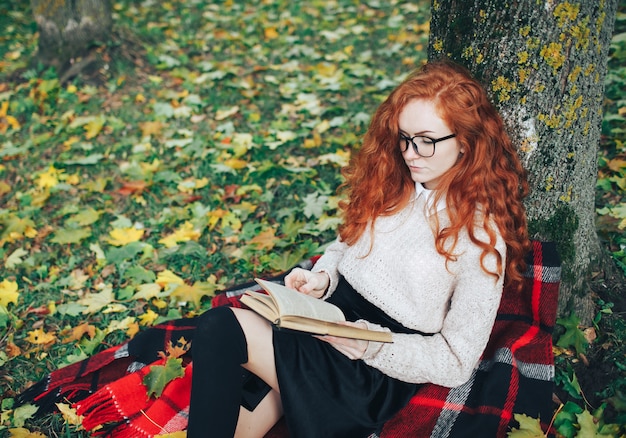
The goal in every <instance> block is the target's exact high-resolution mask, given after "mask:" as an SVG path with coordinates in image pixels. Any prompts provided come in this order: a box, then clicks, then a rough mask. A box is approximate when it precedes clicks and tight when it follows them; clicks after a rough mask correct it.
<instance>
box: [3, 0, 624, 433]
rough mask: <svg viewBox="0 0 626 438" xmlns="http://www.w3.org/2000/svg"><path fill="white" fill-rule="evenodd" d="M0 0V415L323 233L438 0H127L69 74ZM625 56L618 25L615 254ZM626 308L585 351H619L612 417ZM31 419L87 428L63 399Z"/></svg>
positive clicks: (605, 196)
mask: <svg viewBox="0 0 626 438" xmlns="http://www.w3.org/2000/svg"><path fill="white" fill-rule="evenodd" d="M0 12H2V13H0V29H2V30H0V104H3V103H5V102H6V104H5V106H0V114H2V117H0V135H1V137H0V138H1V140H0V159H1V161H0V202H1V204H0V258H2V260H3V261H4V266H3V268H1V269H0V304H2V306H0V346H1V347H2V351H0V364H1V366H2V367H1V369H0V398H1V399H2V400H1V401H0V404H1V408H2V410H3V416H2V420H1V423H0V435H1V434H2V433H7V428H9V427H18V426H21V425H23V424H24V421H23V419H22V418H20V417H19V416H17V415H15V413H14V412H12V411H11V407H12V403H13V397H14V396H15V394H16V392H18V391H20V390H21V389H23V388H24V387H26V386H27V385H28V384H29V383H31V382H33V381H36V380H38V379H39V378H40V377H41V376H42V375H43V374H44V373H46V372H47V371H50V370H52V369H56V368H58V367H59V366H62V365H63V364H66V363H69V362H71V361H74V360H78V359H80V358H82V357H85V356H86V355H88V354H91V353H93V352H96V351H99V350H100V349H103V348H105V347H107V346H109V345H115V344H118V343H119V342H121V341H123V340H125V339H128V337H130V336H132V334H133V333H134V332H136V330H138V329H140V328H141V327H142V326H149V325H152V324H154V323H157V322H160V321H163V320H166V319H171V318H177V317H181V316H189V315H193V314H196V313H198V312H201V311H202V310H204V309H206V308H207V307H208V305H209V300H210V297H211V296H212V295H213V294H214V293H217V292H218V291H219V290H220V289H223V288H224V287H227V286H229V285H232V284H234V283H237V282H240V281H243V280H247V279H249V278H250V277H252V276H253V275H263V274H267V273H273V272H278V271H282V270H284V269H286V268H288V267H290V266H291V265H293V264H294V263H295V262H297V261H299V260H300V259H302V258H304V257H307V256H310V255H312V254H315V253H317V252H319V251H321V248H322V246H323V245H324V244H325V243H326V242H328V241H329V240H330V239H332V238H333V237H334V229H335V226H336V225H337V221H336V218H335V216H336V212H337V211H336V203H337V198H336V197H335V189H336V187H337V186H338V184H339V183H340V182H341V177H340V173H339V169H340V167H341V166H342V165H344V164H345V163H346V162H347V160H348V158H349V155H350V150H351V147H352V146H354V145H356V144H357V143H358V141H359V138H360V136H361V135H362V134H363V133H364V131H365V129H366V126H367V123H368V118H369V115H371V114H372V112H373V111H374V109H375V108H376V106H377V105H378V104H379V103H380V102H381V100H382V99H383V98H384V97H385V96H386V95H387V94H388V92H389V91H390V89H391V88H393V86H394V85H395V84H397V83H398V81H399V80H400V79H401V78H402V77H403V76H404V75H405V74H406V72H407V71H410V70H411V69H413V68H415V67H416V66H418V65H419V64H420V63H421V62H422V61H424V60H425V58H426V52H425V49H426V45H427V41H428V18H429V17H428V13H429V12H428V6H427V2H425V1H420V2H417V3H416V2H398V1H392V2H378V1H370V2H368V3H367V4H359V3H357V2H350V1H337V2H307V3H306V5H305V4H302V3H300V2H289V1H286V0H282V1H278V2H261V3H258V4H254V5H252V4H245V5H241V4H236V3H235V2H232V1H226V2H224V3H223V4H220V5H219V6H218V5H211V4H208V3H206V2H203V1H200V0H198V1H194V2H189V1H182V0H172V1H168V2H144V3H140V2H132V1H129V0H123V1H118V2H116V3H115V17H114V21H115V29H114V39H113V42H112V43H111V44H110V45H109V47H108V49H109V50H108V51H106V52H105V51H102V52H100V53H99V56H100V60H101V64H99V65H98V67H99V68H96V69H93V70H88V71H85V72H84V74H83V75H82V76H81V77H77V78H74V79H72V80H70V81H69V82H67V83H61V82H60V81H59V76H58V75H57V74H56V73H55V72H54V71H48V70H45V69H43V68H42V67H41V66H36V65H35V66H33V65H29V64H28V60H29V59H30V58H31V55H32V54H33V53H34V51H35V50H36V43H37V38H36V33H35V32H36V26H35V24H34V23H33V20H32V17H31V14H30V11H29V2H26V1H22V2H0ZM620 17H621V18H620V19H619V20H618V28H617V29H618V31H619V33H623V32H624V23H625V22H624V17H623V15H622V16H620ZM616 33H618V32H616ZM625 56H626V48H625V46H624V42H623V41H621V40H620V39H619V38H618V39H617V41H616V42H615V43H614V47H613V49H612V52H611V71H610V75H609V77H608V78H607V99H606V115H605V122H604V125H603V134H604V137H603V142H602V145H601V153H600V156H599V165H600V172H599V180H598V181H599V182H598V198H597V199H598V201H597V208H598V230H599V232H600V234H601V236H602V237H603V239H604V241H605V243H606V247H607V248H608V250H609V251H610V252H611V253H612V255H613V258H614V260H615V261H616V262H617V263H618V264H620V263H622V264H623V263H624V253H623V251H624V244H625V242H624V241H623V234H622V232H621V231H622V230H621V229H620V228H619V226H620V224H621V222H620V221H621V220H622V219H623V218H620V217H619V214H616V213H615V212H620V211H621V210H620V205H623V202H624V199H623V186H622V184H623V178H624V176H625V175H624V172H625V170H624V165H623V163H622V164H620V163H621V161H620V160H623V159H624V153H625V151H624V145H623V143H622V141H621V140H620V139H621V138H623V129H624V117H623V114H624V113H623V107H624V103H623V97H622V96H621V93H622V92H621V90H623V85H624V81H626V74H625V70H624V67H622V65H623V59H624V57H625ZM620 189H621V190H622V191H621V192H620ZM616 216H617V217H616ZM620 266H622V269H623V266H624V265H620ZM181 282H182V283H184V284H185V285H186V286H187V287H185V288H178V287H177V285H178V284H179V283H181ZM597 284H598V290H599V291H600V292H602V290H603V289H602V286H601V285H606V284H607V283H606V281H604V279H602V281H600V279H598V281H597ZM181 291H182V292H181ZM600 300H602V301H600ZM624 311H626V310H620V302H619V294H617V293H610V294H609V293H599V294H598V315H599V318H598V320H597V326H596V327H595V329H596V331H597V334H598V341H596V342H595V343H594V344H592V345H591V346H590V347H589V350H587V351H586V352H585V353H586V354H587V355H588V356H589V357H590V358H591V359H592V360H598V361H600V362H599V363H598V364H597V368H595V369H597V370H604V369H605V368H601V364H604V365H606V364H609V363H610V361H613V362H617V363H620V364H621V365H620V367H616V368H611V372H612V373H613V375H612V381H610V382H607V379H604V380H602V382H603V383H604V382H606V385H604V386H601V387H598V388H597V389H594V390H593V394H585V396H586V398H587V399H592V401H593V402H594V404H595V406H594V408H596V407H598V406H599V405H600V404H601V403H603V402H606V403H607V406H608V412H607V413H606V414H603V418H604V417H607V416H608V417H607V418H608V419H607V422H613V421H622V420H623V412H624V411H623V410H620V408H619V406H620V405H619V403H618V402H619V401H620V400H621V399H620V395H619V394H620V392H621V391H624V384H625V382H626V374H625V372H624V368H623V366H624V363H623V358H624V351H626V350H625V349H624V345H623V341H622V339H626V327H625V326H624V322H623V321H624V319H623V313H621V312H624ZM600 352H604V353H606V354H600ZM608 352H610V354H609V353H608ZM557 362H558V365H559V373H560V374H559V376H560V378H561V382H562V383H561V384H560V388H563V391H562V397H563V399H564V400H566V397H567V398H568V399H569V398H571V400H573V401H574V402H575V404H576V405H577V406H579V407H581V408H588V409H591V408H589V406H587V405H586V404H585V402H584V399H582V398H581V396H580V394H581V393H584V391H587V389H586V387H585V388H583V389H582V390H581V391H577V389H576V385H574V384H571V383H572V382H573V381H574V380H577V379H574V376H577V377H580V380H581V381H582V380H584V377H583V376H587V375H591V373H590V371H589V367H586V368H585V366H584V361H581V360H580V356H575V355H572V354H571V351H569V350H565V351H563V354H561V355H559V356H557ZM594 363H595V362H594ZM581 364H582V365H581ZM595 380H596V383H597V382H598V381H599V380H598V379H595ZM570 384H571V385H570ZM576 397H578V398H576ZM596 400H597V403H595V402H596ZM607 400H613V401H614V402H615V403H613V404H611V403H612V402H609V401H607ZM26 425H27V426H28V427H29V428H30V429H31V430H42V431H45V432H47V433H51V434H53V436H70V435H71V436H79V435H80V433H79V432H77V431H76V430H75V426H71V425H68V424H67V423H66V422H65V421H64V420H63V419H62V418H61V417H60V416H59V415H55V416H52V417H48V418H46V419H44V420H41V421H38V422H34V423H32V422H27V423H26ZM622 431H623V429H622Z"/></svg>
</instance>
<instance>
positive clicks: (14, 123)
mask: <svg viewBox="0 0 626 438" xmlns="http://www.w3.org/2000/svg"><path fill="white" fill-rule="evenodd" d="M6 120H7V123H8V124H9V125H11V128H13V129H16V130H17V129H20V128H21V127H22V126H21V125H20V122H18V121H17V119H16V118H15V117H13V116H6Z"/></svg>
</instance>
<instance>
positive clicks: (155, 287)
mask: <svg viewBox="0 0 626 438" xmlns="http://www.w3.org/2000/svg"><path fill="white" fill-rule="evenodd" d="M161 290H162V287H161V285H159V284H158V283H146V284H140V285H139V286H137V293H135V294H134V295H133V297H132V299H133V300H146V301H148V300H149V299H151V298H157V297H158V296H159V295H160V294H161Z"/></svg>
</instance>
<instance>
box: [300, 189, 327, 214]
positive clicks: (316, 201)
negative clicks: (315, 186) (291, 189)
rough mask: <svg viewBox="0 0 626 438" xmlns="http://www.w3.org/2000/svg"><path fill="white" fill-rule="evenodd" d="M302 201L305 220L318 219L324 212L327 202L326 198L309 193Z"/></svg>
mask: <svg viewBox="0 0 626 438" xmlns="http://www.w3.org/2000/svg"><path fill="white" fill-rule="evenodd" d="M303 201H304V204H305V205H304V215H305V216H306V217H307V218H311V217H320V216H322V213H323V212H324V207H325V206H326V204H327V202H328V196H326V195H320V194H319V193H315V192H313V193H309V194H308V195H306V196H305V197H304V199H303Z"/></svg>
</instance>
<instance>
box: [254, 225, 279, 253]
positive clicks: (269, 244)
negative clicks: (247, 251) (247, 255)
mask: <svg viewBox="0 0 626 438" xmlns="http://www.w3.org/2000/svg"><path fill="white" fill-rule="evenodd" d="M276 240H277V239H276V231H275V230H274V229H273V228H268V229H266V230H263V231H261V232H260V233H259V234H257V235H256V236H254V237H253V238H252V239H251V240H250V243H251V244H252V245H255V246H257V247H258V248H259V249H272V248H274V245H276Z"/></svg>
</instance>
